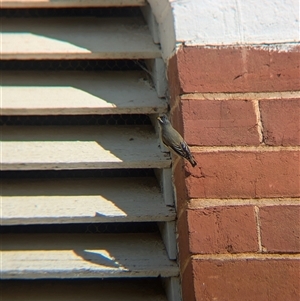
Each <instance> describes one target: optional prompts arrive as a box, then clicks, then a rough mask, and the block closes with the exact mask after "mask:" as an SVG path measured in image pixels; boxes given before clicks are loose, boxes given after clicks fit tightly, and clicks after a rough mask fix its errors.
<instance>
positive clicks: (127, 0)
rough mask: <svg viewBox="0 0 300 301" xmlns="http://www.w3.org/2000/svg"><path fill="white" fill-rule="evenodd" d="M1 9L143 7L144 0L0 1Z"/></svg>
mask: <svg viewBox="0 0 300 301" xmlns="http://www.w3.org/2000/svg"><path fill="white" fill-rule="evenodd" d="M0 5H1V8H63V7H65V8H67V7H70V8H72V7H82V8H84V7H124V6H144V5H146V1H145V0H84V1H82V0H56V1H52V0H1V1H0Z"/></svg>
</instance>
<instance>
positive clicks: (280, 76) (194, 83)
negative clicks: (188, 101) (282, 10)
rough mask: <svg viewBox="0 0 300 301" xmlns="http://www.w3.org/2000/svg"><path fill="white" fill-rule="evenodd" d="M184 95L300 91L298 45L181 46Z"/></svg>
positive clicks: (180, 73) (179, 70)
mask: <svg viewBox="0 0 300 301" xmlns="http://www.w3.org/2000/svg"><path fill="white" fill-rule="evenodd" d="M177 64H178V72H179V73H178V75H179V81H180V88H181V94H182V93H194V92H264V91H265V92H270V91H293V90H299V88H300V80H299V64H300V53H299V46H295V47H293V48H291V49H289V50H288V51H280V50H276V49H275V48H274V47H273V48H272V47H269V48H267V47H260V48H259V47H251V46H236V47H233V46H218V47H197V46H191V47H181V48H179V50H178V51H177Z"/></svg>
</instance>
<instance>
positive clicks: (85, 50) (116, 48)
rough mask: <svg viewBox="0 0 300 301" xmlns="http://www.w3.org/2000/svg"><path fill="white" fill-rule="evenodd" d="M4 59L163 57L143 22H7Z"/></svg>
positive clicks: (93, 19) (72, 19) (70, 19)
mask: <svg viewBox="0 0 300 301" xmlns="http://www.w3.org/2000/svg"><path fill="white" fill-rule="evenodd" d="M1 38H2V40H1V46H2V48H1V59H2V60H13V59H14V60H15V59H27V60H28V59H33V60H36V59H152V58H158V57H160V56H161V53H160V49H159V46H158V45H155V44H154V43H153V40H152V37H151V34H150V32H149V29H148V27H147V25H146V24H145V23H144V21H143V20H142V19H141V18H96V17H80V18H76V17H64V18H63V17H60V18H59V17H58V18H43V19H40V18H3V19H2V20H1Z"/></svg>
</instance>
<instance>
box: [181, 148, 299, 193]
mask: <svg viewBox="0 0 300 301" xmlns="http://www.w3.org/2000/svg"><path fill="white" fill-rule="evenodd" d="M194 156H195V159H196V161H197V162H198V165H197V166H196V167H195V168H192V167H191V166H189V165H188V164H186V169H187V177H186V186H187V193H188V197H189V198H262V197H299V195H300V185H299V183H300V182H299V181H300V174H299V173H300V169H299V166H300V164H299V161H300V160H299V159H300V152H297V151H265V152H264V151H252V152H251V151H215V152H200V153H194Z"/></svg>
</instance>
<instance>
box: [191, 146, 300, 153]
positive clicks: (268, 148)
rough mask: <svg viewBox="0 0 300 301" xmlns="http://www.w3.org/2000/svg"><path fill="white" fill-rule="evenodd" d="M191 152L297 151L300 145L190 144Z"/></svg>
mask: <svg viewBox="0 0 300 301" xmlns="http://www.w3.org/2000/svg"><path fill="white" fill-rule="evenodd" d="M190 149H191V150H192V151H193V152H220V151H234V152H235V151H241V152H253V151H255V152H259V151H265V152H272V151H273V152H278V151H299V150H300V146H266V145H259V146H190Z"/></svg>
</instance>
